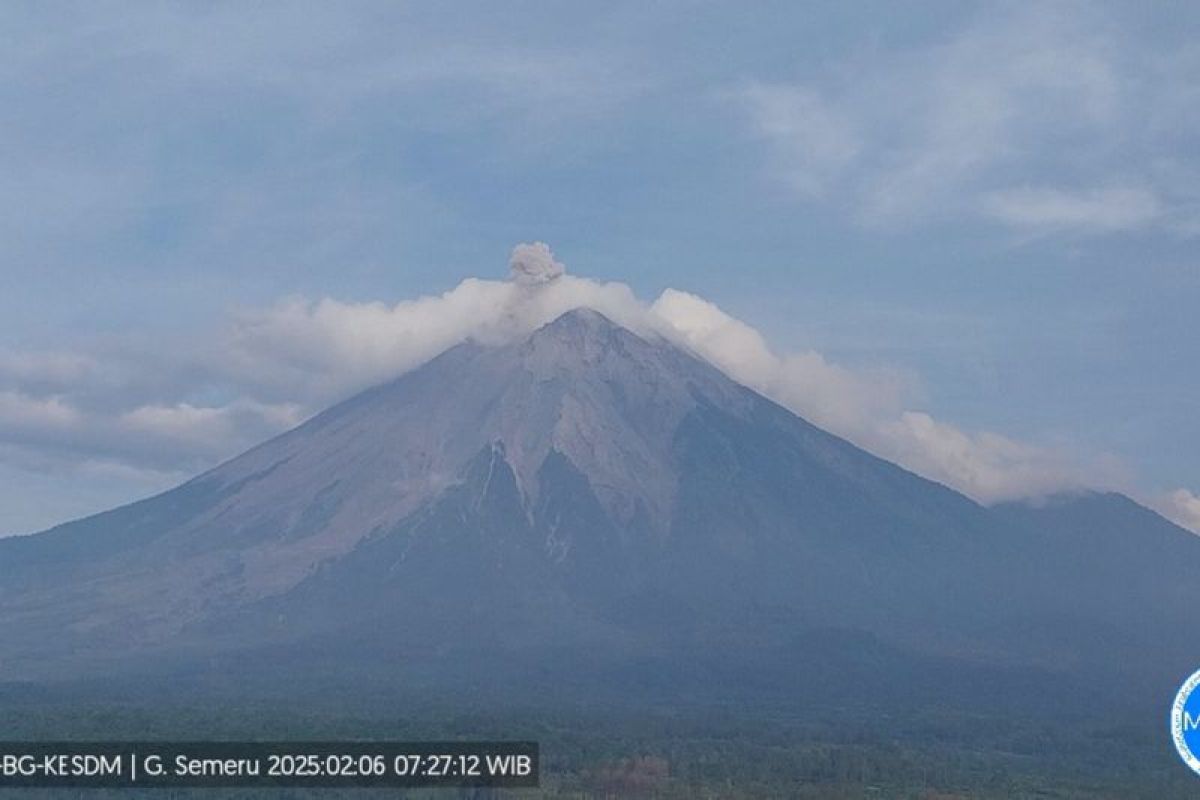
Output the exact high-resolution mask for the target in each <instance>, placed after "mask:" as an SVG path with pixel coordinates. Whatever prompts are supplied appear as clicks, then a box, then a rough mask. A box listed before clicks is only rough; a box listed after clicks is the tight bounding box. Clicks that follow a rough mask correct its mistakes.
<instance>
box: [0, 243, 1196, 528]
mask: <svg viewBox="0 0 1200 800" xmlns="http://www.w3.org/2000/svg"><path fill="white" fill-rule="evenodd" d="M510 273H511V274H510V279H509V280H484V279H479V278H468V279H466V280H464V281H462V282H461V283H459V284H458V285H457V286H456V287H454V288H453V289H451V290H449V291H447V292H445V293H443V294H441V295H437V296H428V297H421V298H418V299H415V300H405V301H401V302H398V303H395V304H392V305H388V304H385V303H382V302H365V303H347V302H342V301H338V300H333V299H329V298H324V299H321V300H316V301H309V300H305V299H302V298H289V299H286V300H283V301H281V302H280V303H278V304H277V305H275V306H272V307H269V308H264V309H257V310H243V311H241V312H238V313H237V314H235V315H234V316H233V317H232V319H231V320H230V321H229V322H228V323H227V324H226V326H225V327H224V329H223V330H222V331H221V332H220V334H219V335H218V336H216V337H215V339H214V342H215V343H214V344H213V345H212V346H210V347H207V348H199V349H191V350H189V349H187V348H184V349H183V351H182V352H183V353H185V354H186V358H187V359H190V364H181V365H177V366H178V368H179V374H180V375H182V376H190V379H182V378H181V379H180V380H177V381H175V382H171V381H168V382H166V383H165V384H162V383H160V384H150V385H146V384H141V383H138V382H136V381H133V380H127V381H121V380H115V381H114V380H112V376H113V375H118V376H119V375H122V374H124V375H136V374H137V372H138V370H137V367H136V365H134V364H124V365H122V364H120V363H117V362H119V361H120V359H121V358H123V357H124V358H127V359H136V360H140V361H143V362H144V360H145V355H144V354H138V353H134V354H125V355H124V356H122V355H121V354H120V353H119V352H118V353H116V354H114V353H112V352H109V353H106V354H81V355H67V354H61V353H59V354H46V355H45V357H43V358H39V357H38V356H37V355H36V354H28V353H25V354H11V353H10V354H8V355H7V356H5V357H4V358H0V445H3V446H4V447H6V448H8V450H0V458H5V457H6V456H5V452H7V453H8V456H7V458H8V459H9V460H10V461H11V460H12V458H13V457H14V456H13V453H14V452H15V453H17V454H23V455H22V456H21V457H24V458H26V459H29V458H33V457H35V456H36V457H37V458H39V459H42V460H43V461H45V460H47V459H49V461H50V462H53V461H54V459H56V458H57V459H58V460H59V462H60V463H61V464H62V465H64V467H70V465H78V464H80V463H83V464H88V465H90V466H89V468H92V469H94V468H95V467H96V465H97V464H102V465H103V464H107V465H109V466H110V467H111V468H114V469H115V468H127V469H131V470H152V471H153V470H157V471H160V472H161V473H162V474H163V475H169V476H178V475H180V474H184V473H186V472H187V471H195V470H197V469H199V468H201V467H204V466H209V465H211V464H213V463H216V462H217V461H219V460H220V459H222V458H226V457H230V456H233V455H235V454H236V453H237V452H239V451H240V450H241V449H243V448H246V447H249V446H251V445H253V444H255V443H256V442H258V441H261V440H262V439H264V438H266V437H268V436H270V435H272V434H274V433H278V432H281V431H283V430H285V429H287V428H289V427H292V426H294V425H296V424H298V423H299V422H300V421H302V420H303V419H304V418H305V417H306V416H308V415H309V414H311V413H314V412H316V411H318V410H320V409H321V408H323V407H325V406H327V405H328V404H330V403H332V402H335V401H337V400H339V399H341V398H344V397H346V396H348V395H350V394H351V393H353V392H355V391H358V390H360V389H363V388H366V387H367V386H370V385H373V384H376V383H379V382H381V381H384V380H388V379H390V378H393V377H395V376H397V375H399V374H402V373H404V372H406V371H408V370H411V369H413V368H414V367H417V366H419V365H420V364H422V363H424V362H426V361H428V360H429V359H430V358H432V357H433V356H435V355H437V354H438V353H440V352H442V351H444V350H446V349H447V348H449V347H451V346H453V345H455V344H457V343H459V342H462V341H465V340H468V339H475V340H478V341H481V342H483V343H499V342H503V341H509V340H512V339H514V338H516V337H519V336H523V335H525V334H527V333H528V332H530V331H532V330H534V329H535V328H537V327H539V326H540V325H543V324H545V323H546V322H548V321H550V320H552V319H554V318H555V317H557V316H559V315H560V314H562V313H564V312H566V311H568V310H570V309H572V308H577V307H580V306H586V307H590V308H594V309H596V310H597V311H600V312H601V313H603V314H606V315H607V316H609V317H610V318H612V319H613V320H614V321H616V322H618V323H619V324H622V325H624V326H626V327H628V328H630V329H632V330H634V331H636V332H638V333H640V334H642V335H647V336H650V335H658V336H664V337H667V338H669V339H670V340H672V341H674V342H676V343H678V344H680V345H682V346H684V347H686V348H688V349H690V350H691V351H692V352H694V353H696V354H697V355H699V356H700V357H702V358H704V359H706V360H708V361H709V362H711V363H712V364H714V365H715V366H717V367H718V368H719V369H721V370H723V371H724V372H726V373H727V374H729V375H730V376H731V377H732V378H734V379H735V380H737V381H739V382H741V383H743V384H745V385H747V386H749V387H751V388H753V389H755V390H757V391H759V392H761V393H763V394H764V395H766V396H768V397H770V398H772V399H774V400H775V401H777V402H779V403H780V404H782V405H784V406H786V407H787V408H789V409H791V410H793V411H795V412H796V413H797V414H799V415H801V416H803V417H805V418H806V419H808V420H810V421H812V422H813V423H814V424H816V425H819V426H820V427H823V428H825V429H827V430H829V431H831V432H833V433H835V434H838V435H840V436H843V437H845V438H847V439H849V440H851V441H853V442H855V443H856V444H858V445H860V446H862V447H864V448H866V449H868V450H870V451H872V452H874V453H876V454H878V455H880V456H883V457H884V458H887V459H890V460H893V461H896V462H898V463H900V464H901V465H903V466H905V467H907V468H909V469H911V470H913V471H915V472H917V473H919V474H921V475H924V476H926V477H929V478H931V479H933V480H937V481H940V482H942V483H945V484H947V485H949V486H952V487H954V488H956V489H958V490H960V491H962V492H964V493H966V494H968V495H970V496H971V497H974V498H976V499H977V500H980V501H982V502H995V501H1001V500H1010V499H1015V498H1022V497H1031V496H1039V495H1045V494H1048V493H1052V492H1057V491H1063V490H1071V489H1077V488H1080V487H1082V486H1085V485H1089V486H1103V485H1105V484H1107V483H1112V482H1113V481H1114V480H1115V478H1114V476H1113V474H1111V472H1106V471H1104V470H1101V469H1096V468H1084V467H1082V466H1081V465H1080V464H1079V463H1077V462H1076V461H1074V460H1072V459H1071V458H1070V457H1069V455H1068V454H1066V453H1064V452H1061V451H1059V450H1058V449H1055V448H1052V447H1047V446H1044V445H1039V444H1035V443H1029V442H1020V441H1016V440H1014V439H1011V438H1008V437H1005V436H1003V435H1000V434H998V433H994V432H990V431H969V430H964V429H962V428H960V427H957V426H955V425H953V424H951V423H949V422H946V421H943V420H939V419H936V418H935V417H934V416H932V415H931V414H930V413H929V412H928V411H926V410H921V409H919V408H914V407H912V401H913V398H914V397H915V396H916V395H917V394H918V392H917V391H916V389H917V387H915V386H914V383H913V379H912V378H911V376H908V375H905V374H902V373H899V372H893V371H888V370H859V369H849V368H847V367H844V366H841V365H838V364H835V363H832V362H830V361H829V360H828V359H826V358H825V357H824V356H822V355H821V354H820V353H818V352H815V351H811V350H802V351H796V352H787V353H778V352H776V351H774V350H773V349H772V348H771V347H770V346H769V345H768V343H767V342H766V340H765V339H764V338H763V336H762V335H761V334H760V333H759V332H758V331H756V330H755V329H754V328H753V327H752V326H750V325H749V324H747V323H745V322H743V321H741V320H738V319H736V318H734V317H732V316H730V315H729V314H727V313H725V312H724V311H722V310H721V309H720V308H719V307H718V306H716V305H715V304H713V303H711V302H709V301H707V300H705V299H703V298H701V297H698V296H696V295H694V294H690V293H688V292H684V291H679V290H676V289H667V290H666V291H664V292H663V293H662V294H661V295H660V296H659V297H658V298H657V299H656V300H654V302H652V303H646V302H643V301H642V300H640V299H639V298H638V297H637V296H636V295H635V294H634V293H633V291H632V290H631V289H630V288H629V287H628V286H626V285H625V284H622V283H615V282H609V283H606V282H599V281H594V280H590V279H587V278H582V277H577V276H574V275H570V274H567V272H566V269H565V268H564V266H563V264H562V263H561V262H560V261H558V260H557V259H556V258H555V257H554V254H553V253H552V251H551V250H550V248H549V247H548V246H546V245H545V244H544V243H541V242H535V243H532V244H521V245H518V246H517V247H515V248H514V249H513V252H512V257H511V260H510ZM104 359H108V363H106V362H105V361H104ZM99 376H108V378H109V380H108V382H107V383H105V382H104V381H103V380H101V379H100V377H99ZM1198 506H1200V501H1197V500H1196V498H1195V497H1194V496H1192V495H1190V494H1188V493H1185V492H1182V491H1181V492H1179V493H1176V496H1175V497H1174V500H1173V502H1172V504H1171V506H1170V507H1171V509H1173V511H1172V514H1171V516H1172V517H1173V518H1174V519H1176V520H1179V521H1182V522H1184V523H1186V524H1188V525H1190V526H1193V527H1200V514H1198V511H1200V509H1198Z"/></svg>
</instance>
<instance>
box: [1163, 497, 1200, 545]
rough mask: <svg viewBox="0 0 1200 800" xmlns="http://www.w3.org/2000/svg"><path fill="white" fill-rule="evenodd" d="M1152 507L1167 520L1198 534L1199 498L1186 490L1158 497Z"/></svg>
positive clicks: (1199, 520)
mask: <svg viewBox="0 0 1200 800" xmlns="http://www.w3.org/2000/svg"><path fill="white" fill-rule="evenodd" d="M1153 505H1154V507H1155V509H1156V510H1157V511H1158V512H1159V513H1160V514H1162V515H1163V516H1164V517H1166V518H1167V519H1169V520H1171V521H1172V522H1174V523H1176V524H1177V525H1180V526H1182V527H1184V528H1187V529H1188V530H1190V531H1192V532H1193V533H1197V534H1200V496H1198V495H1196V494H1193V493H1192V492H1191V491H1189V490H1187V489H1176V490H1175V491H1173V492H1169V493H1168V494H1166V495H1164V496H1162V497H1159V498H1158V500H1157V502H1156V503H1154V504H1153Z"/></svg>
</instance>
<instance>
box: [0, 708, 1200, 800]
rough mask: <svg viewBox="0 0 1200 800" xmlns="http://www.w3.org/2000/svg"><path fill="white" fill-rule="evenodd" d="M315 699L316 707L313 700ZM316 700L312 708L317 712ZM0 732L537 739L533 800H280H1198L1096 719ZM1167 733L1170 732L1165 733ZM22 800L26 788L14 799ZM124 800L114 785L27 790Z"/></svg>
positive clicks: (169, 722) (1148, 753) (209, 718)
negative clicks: (538, 770)
mask: <svg viewBox="0 0 1200 800" xmlns="http://www.w3.org/2000/svg"><path fill="white" fill-rule="evenodd" d="M318 705H319V704H318ZM313 707H314V706H309V708H313ZM0 724H2V725H3V728H4V730H5V731H6V737H5V738H8V739H10V740H12V739H22V740H37V739H43V740H51V739H81V740H82V739H105V740H115V739H117V740H119V739H130V740H133V739H141V740H145V739H151V740H155V739H163V740H169V739H187V738H191V739H197V738H199V739H224V740H237V739H264V740H265V739H293V740H298V741H302V740H316V739H338V740H370V739H376V740H428V739H457V738H464V739H472V738H474V739H532V740H536V741H538V742H539V743H540V746H541V753H542V779H541V788H540V789H539V790H536V791H499V790H481V789H462V790H455V789H437V790H410V791H400V790H367V789H350V790H348V789H336V790H332V789H331V790H312V789H303V790H300V789H280V790H275V791H273V792H269V793H267V794H268V795H269V796H271V797H278V798H290V797H296V798H300V797H352V798H369V797H410V798H439V797H441V798H500V797H513V798H524V797H530V798H532V797H539V798H541V797H544V798H601V797H646V798H664V799H665V798H681V799H683V798H703V797H713V798H717V797H720V798H761V797H769V798H774V797H793V798H921V799H922V800H935V799H936V800H947V799H948V798H968V797H969V798H1011V797H1016V798H1147V800H1151V799H1161V800H1169V798H1187V797H1197V796H1200V778H1196V777H1195V776H1193V775H1192V774H1191V773H1190V772H1189V771H1188V770H1187V769H1186V768H1185V767H1184V766H1183V765H1182V764H1181V763H1180V762H1179V761H1178V760H1177V759H1176V757H1175V755H1174V753H1173V752H1172V751H1171V749H1170V748H1171V744H1170V741H1169V739H1168V737H1167V735H1166V732H1165V730H1164V731H1160V730H1151V729H1148V728H1146V727H1144V726H1141V727H1139V726H1135V725H1130V724H1120V723H1114V722H1100V721H1096V720H1090V721H1089V720H1084V719H1080V720H1061V721H1053V720H1047V719H1037V718H1016V717H1009V718H1002V719H995V718H988V717H986V716H979V717H971V716H967V715H963V714H958V713H951V712H947V711H936V712H935V711H930V712H929V713H926V714H915V715H914V714H906V715H904V716H903V717H894V716H889V715H886V714H884V715H880V716H878V717H876V716H866V715H864V716H861V717H859V718H847V716H846V714H845V713H844V712H839V711H836V710H833V709H825V710H821V709H813V710H810V711H806V712H804V713H799V712H796V711H788V712H786V713H783V712H780V713H777V714H772V713H769V712H764V711H763V710H761V709H753V710H751V709H736V708H706V709H698V708H697V709H691V710H688V711H682V712H681V711H677V710H676V711H671V710H666V709H664V710H661V711H660V710H655V709H653V708H645V709H642V710H637V711H631V710H629V709H604V708H572V709H569V710H567V709H557V710H546V709H538V708H532V707H528V708H505V709H497V710H494V711H491V712H488V713H485V712H481V711H468V710H463V709H462V708H454V707H451V706H441V707H438V706H434V705H425V706H412V707H408V708H403V709H402V708H394V709H391V710H388V711H385V710H383V709H379V708H377V709H373V710H366V709H362V708H360V709H355V710H351V709H342V710H340V711H339V710H338V709H335V708H332V707H331V708H327V709H325V710H322V711H311V710H307V711H306V710H300V709H297V708H292V709H286V708H280V707H279V706H278V705H274V704H269V705H268V704H263V705H258V704H255V703H245V704H239V705H237V706H232V705H231V706H219V705H211V704H180V705H173V704H171V703H169V702H166V703H159V704H156V705H155V706H154V707H150V706H138V705H136V704H122V705H119V706H118V705H102V704H90V705H55V704H53V703H50V704H47V703H38V704H36V705H30V704H26V703H21V702H11V703H8V704H6V706H5V708H4V711H3V713H2V714H0ZM1164 727H1165V726H1164ZM10 793H11V794H14V795H16V794H18V792H17V790H10ZM19 794H20V796H23V797H26V796H27V797H44V798H57V797H97V798H100V797H115V796H119V795H121V794H122V792H118V791H115V790H95V789H90V790H81V789H71V790H22V791H20V792H19ZM133 794H135V796H146V795H147V794H152V795H154V796H169V797H216V796H222V797H224V796H230V797H246V798H249V797H260V796H264V792H263V791H262V790H260V789H254V790H215V789H204V790H200V789H195V790H178V791H177V790H137V791H136V792H134V793H133Z"/></svg>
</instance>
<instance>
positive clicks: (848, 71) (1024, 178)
mask: <svg viewBox="0 0 1200 800" xmlns="http://www.w3.org/2000/svg"><path fill="white" fill-rule="evenodd" d="M1126 38H1127V37H1124V36H1123V35H1122V32H1121V31H1120V30H1118V28H1117V25H1116V24H1115V23H1113V22H1112V21H1111V20H1109V19H1107V18H1106V17H1105V16H1104V15H1103V14H1102V13H1101V12H1100V11H1099V10H1098V9H1096V8H1094V7H1092V6H1088V5H1085V4H1070V5H1053V4H1051V5H1045V4H1043V5H1037V6H1014V7H1007V8H1003V9H999V10H997V9H991V10H989V11H987V12H985V13H984V14H982V15H980V16H979V17H977V18H976V19H975V21H974V22H973V23H972V24H970V25H969V26H967V27H965V28H963V29H961V30H959V31H957V32H956V33H954V34H953V35H952V36H951V37H950V38H949V39H946V40H940V41H938V42H935V43H932V44H928V45H925V46H916V47H912V48H910V49H907V50H903V51H878V52H873V53H872V58H870V59H861V58H859V59H850V60H847V61H845V62H843V63H840V64H838V65H836V66H835V67H834V68H831V69H829V70H827V71H826V72H825V73H824V74H817V75H810V76H807V77H806V78H805V79H803V80H799V81H796V82H794V83H779V82H775V83H769V84H764V83H755V82H750V83H747V84H744V85H742V86H741V87H740V88H739V89H738V90H736V91H735V92H734V95H735V97H736V98H737V100H738V102H739V104H740V105H741V107H742V109H743V110H744V112H745V113H746V115H747V118H748V120H749V122H750V126H751V130H752V132H753V134H754V135H755V136H756V137H758V138H761V139H763V140H765V141H766V142H767V143H768V145H769V147H770V152H771V155H772V158H773V164H774V165H775V168H776V169H777V172H778V175H779V176H780V177H781V178H783V179H784V180H786V181H788V182H789V183H790V184H792V185H793V186H794V187H795V188H797V189H798V190H799V191H800V192H801V193H802V194H803V195H804V196H806V197H809V198H813V197H816V196H820V198H821V199H822V201H832V202H835V203H837V204H838V205H841V206H844V207H846V208H848V209H849V211H850V213H851V214H852V215H853V216H854V217H855V218H856V219H857V220H858V221H859V222H861V223H863V224H866V225H870V226H899V225H912V224H917V223H924V222H930V221H935V220H938V219H951V218H957V217H961V216H962V215H964V214H965V215H972V216H975V217H976V218H981V219H985V220H991V221H994V222H999V223H1001V224H1004V225H1011V226H1013V227H1016V228H1020V229H1026V228H1029V227H1039V228H1042V229H1048V228H1053V229H1056V230H1070V231H1074V232H1079V233H1097V232H1107V231H1115V230H1133V229H1140V228H1146V227H1149V226H1153V225H1160V226H1162V227H1163V228H1165V229H1169V230H1172V231H1175V232H1177V233H1181V234H1184V235H1186V234H1187V231H1188V227H1187V220H1190V219H1193V218H1194V191H1193V190H1191V189H1189V188H1188V187H1187V186H1186V185H1182V184H1181V182H1180V181H1179V180H1178V179H1177V177H1175V174H1176V173H1177V172H1178V169H1177V166H1178V162H1180V161H1183V162H1187V161H1190V159H1191V158H1192V154H1191V153H1190V152H1188V151H1186V150H1181V149H1180V148H1181V142H1183V141H1185V139H1181V138H1180V133H1181V129H1184V130H1190V135H1191V137H1192V138H1194V137H1195V136H1196V135H1197V134H1198V133H1200V131H1198V130H1197V128H1196V126H1197V124H1198V121H1197V118H1196V116H1195V114H1194V113H1190V112H1185V111H1183V109H1185V108H1187V107H1188V105H1189V103H1188V99H1189V98H1190V97H1193V96H1194V89H1188V88H1186V86H1187V85H1188V84H1190V85H1192V86H1194V85H1195V83H1196V81H1197V78H1200V65H1198V64H1197V60H1196V58H1195V57H1194V55H1193V54H1192V53H1190V52H1189V51H1187V50H1178V51H1171V50H1169V49H1168V50H1164V51H1163V52H1160V53H1159V54H1158V55H1157V57H1156V58H1155V59H1146V58H1144V57H1139V54H1138V53H1137V52H1136V51H1133V52H1132V53H1131V52H1130V51H1129V50H1128V49H1127V46H1126ZM1182 76H1187V78H1186V79H1184V78H1183V77H1182ZM1167 118H1170V119H1171V120H1173V124H1170V125H1167V124H1163V121H1164V120H1165V119H1167ZM1173 164H1175V165H1176V166H1175V167H1174V168H1173V167H1172V165H1173ZM1114 176H1118V177H1117V178H1116V179H1114ZM1031 186H1032V187H1033V188H1030V187H1031ZM1080 187H1082V188H1080Z"/></svg>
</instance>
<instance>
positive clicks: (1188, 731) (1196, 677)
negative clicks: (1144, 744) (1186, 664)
mask: <svg viewBox="0 0 1200 800" xmlns="http://www.w3.org/2000/svg"><path fill="white" fill-rule="evenodd" d="M1197 687H1200V670H1198V671H1196V672H1193V673H1192V677H1190V678H1188V679H1187V680H1186V681H1184V682H1183V686H1180V687H1179V694H1177V695H1175V704H1174V705H1173V706H1171V738H1172V739H1173V740H1174V741H1175V749H1176V750H1178V751H1179V757H1180V758H1182V759H1183V763H1185V764H1187V765H1188V766H1189V767H1191V768H1192V771H1193V772H1195V773H1196V774H1197V775H1200V691H1196V689H1197Z"/></svg>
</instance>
